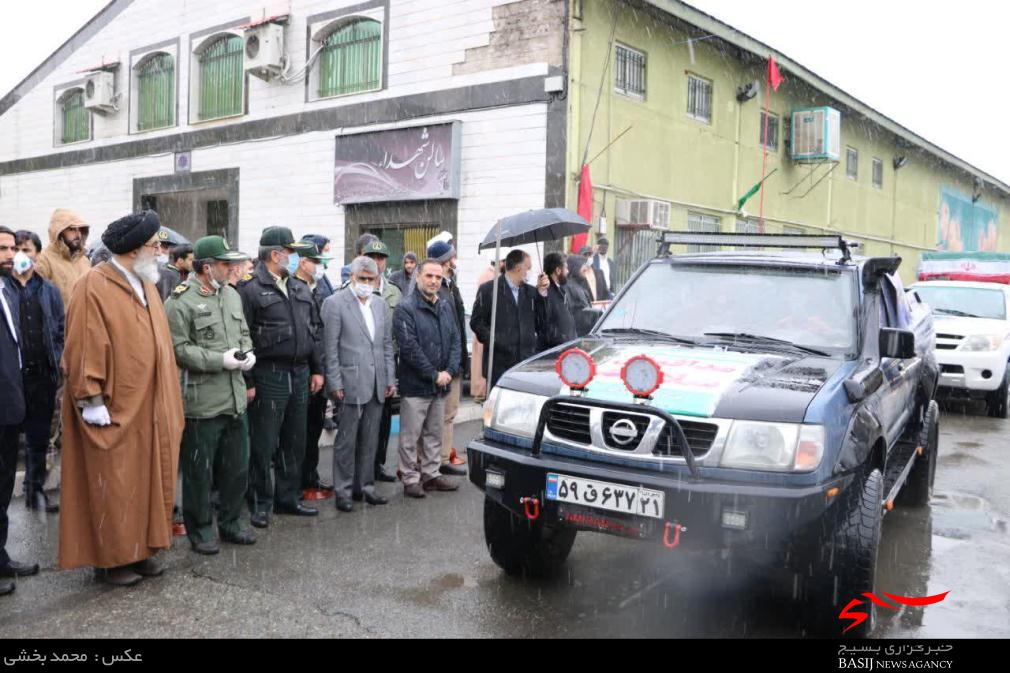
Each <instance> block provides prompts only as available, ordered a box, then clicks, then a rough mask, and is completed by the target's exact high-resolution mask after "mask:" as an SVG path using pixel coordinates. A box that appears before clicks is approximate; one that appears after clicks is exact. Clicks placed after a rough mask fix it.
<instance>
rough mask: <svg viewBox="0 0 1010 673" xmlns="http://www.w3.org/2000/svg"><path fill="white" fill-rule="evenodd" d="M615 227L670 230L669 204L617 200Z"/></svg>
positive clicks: (664, 202)
mask: <svg viewBox="0 0 1010 673" xmlns="http://www.w3.org/2000/svg"><path fill="white" fill-rule="evenodd" d="M617 225H618V226H621V225H624V226H634V225H638V226H642V225H645V226H648V227H650V228H652V229H669V228H670V204H669V202H667V201H658V200H656V199H618V201H617Z"/></svg>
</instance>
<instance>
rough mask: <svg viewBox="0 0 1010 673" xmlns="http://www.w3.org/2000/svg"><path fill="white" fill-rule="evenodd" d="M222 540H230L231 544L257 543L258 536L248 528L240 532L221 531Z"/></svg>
mask: <svg viewBox="0 0 1010 673" xmlns="http://www.w3.org/2000/svg"><path fill="white" fill-rule="evenodd" d="M221 541H222V542H230V543H231V544H243V545H248V544H256V536H255V535H254V534H253V532H252V531H251V530H249V529H248V528H247V529H246V530H243V531H240V532H238V533H225V532H224V531H221Z"/></svg>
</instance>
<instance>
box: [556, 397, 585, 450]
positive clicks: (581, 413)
mask: <svg viewBox="0 0 1010 673" xmlns="http://www.w3.org/2000/svg"><path fill="white" fill-rule="evenodd" d="M547 429H548V430H550V432H551V434H552V435H554V436H555V437H558V438H560V439H567V440H568V441H571V442H578V443H580V444H592V443H593V438H592V435H590V433H589V408H588V407H579V406H575V405H567V404H559V405H557V406H556V407H554V408H553V409H552V410H551V412H550V416H549V417H548V418H547Z"/></svg>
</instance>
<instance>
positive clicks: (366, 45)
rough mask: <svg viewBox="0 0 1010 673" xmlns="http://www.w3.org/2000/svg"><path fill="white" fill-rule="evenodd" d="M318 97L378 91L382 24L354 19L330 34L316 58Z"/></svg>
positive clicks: (380, 80)
mask: <svg viewBox="0 0 1010 673" xmlns="http://www.w3.org/2000/svg"><path fill="white" fill-rule="evenodd" d="M319 56H320V60H319V97H320V98H328V97H330V96H340V95H343V94H349V93H357V92H360V91H371V90H373V89H378V88H380V86H381V82H382V24H380V23H379V22H378V21H373V20H371V19H356V20H354V21H352V22H350V23H347V24H344V25H343V26H341V27H340V28H338V29H337V30H335V31H333V33H331V34H330V36H329V37H327V38H326V40H325V41H324V42H323V47H322V53H321V54H320V55H319Z"/></svg>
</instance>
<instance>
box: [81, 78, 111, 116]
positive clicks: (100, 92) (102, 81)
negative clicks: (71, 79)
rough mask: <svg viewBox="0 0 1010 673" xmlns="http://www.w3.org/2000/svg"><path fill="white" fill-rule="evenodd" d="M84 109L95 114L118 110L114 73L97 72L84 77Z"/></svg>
mask: <svg viewBox="0 0 1010 673" xmlns="http://www.w3.org/2000/svg"><path fill="white" fill-rule="evenodd" d="M84 107H86V108H87V109H89V110H93V111H95V112H115V111H116V110H117V109H118V108H117V107H116V75H115V73H111V72H108V71H105V70H98V71H96V72H93V73H90V74H89V75H88V76H87V77H85V79H84Z"/></svg>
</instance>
